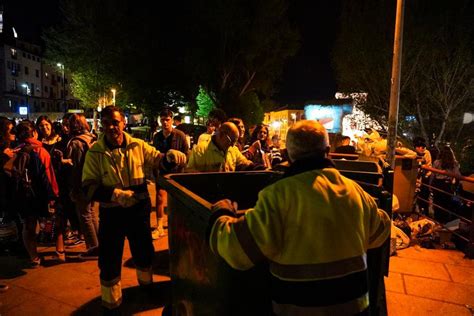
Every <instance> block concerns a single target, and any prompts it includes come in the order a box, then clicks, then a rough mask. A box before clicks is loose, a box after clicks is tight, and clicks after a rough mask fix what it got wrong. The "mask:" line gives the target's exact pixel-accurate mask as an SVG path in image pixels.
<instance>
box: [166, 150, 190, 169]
mask: <svg viewBox="0 0 474 316" xmlns="http://www.w3.org/2000/svg"><path fill="white" fill-rule="evenodd" d="M166 160H167V161H168V162H174V163H176V165H178V166H184V165H185V164H186V155H185V154H183V153H182V152H180V151H179V150H176V149H170V150H168V152H167V153H166Z"/></svg>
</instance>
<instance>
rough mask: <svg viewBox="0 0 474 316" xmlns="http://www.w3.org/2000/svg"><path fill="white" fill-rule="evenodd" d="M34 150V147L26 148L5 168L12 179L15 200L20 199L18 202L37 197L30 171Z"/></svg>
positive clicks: (27, 146)
mask: <svg viewBox="0 0 474 316" xmlns="http://www.w3.org/2000/svg"><path fill="white" fill-rule="evenodd" d="M33 149H34V147H33V146H32V145H26V146H24V147H23V148H21V149H20V150H19V151H18V152H17V153H16V154H15V156H14V157H13V158H12V159H10V160H9V161H8V162H7V163H6V164H5V165H4V167H3V168H4V171H5V173H6V174H7V175H8V176H9V177H10V178H11V179H12V188H13V195H14V196H13V198H14V199H15V200H16V199H20V200H17V201H21V200H24V199H32V198H34V197H35V192H34V190H33V184H32V178H31V172H30V171H29V170H28V167H29V164H30V159H31V152H32V151H33Z"/></svg>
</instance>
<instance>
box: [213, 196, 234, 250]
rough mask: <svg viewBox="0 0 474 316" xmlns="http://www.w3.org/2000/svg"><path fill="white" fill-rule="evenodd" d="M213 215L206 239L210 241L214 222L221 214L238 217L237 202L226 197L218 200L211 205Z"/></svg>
mask: <svg viewBox="0 0 474 316" xmlns="http://www.w3.org/2000/svg"><path fill="white" fill-rule="evenodd" d="M211 212H212V214H211V217H210V218H209V223H208V225H207V229H206V241H209V236H210V235H211V230H212V227H213V226H214V223H215V222H216V221H217V220H218V219H219V217H221V216H231V217H237V202H232V201H231V200H229V199H224V200H220V201H217V202H216V203H214V204H212V206H211Z"/></svg>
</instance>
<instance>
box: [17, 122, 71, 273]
mask: <svg viewBox="0 0 474 316" xmlns="http://www.w3.org/2000/svg"><path fill="white" fill-rule="evenodd" d="M16 133H17V138H18V141H19V143H20V145H19V146H18V149H19V150H18V152H17V153H16V155H17V158H16V160H17V159H18V160H19V161H18V163H15V164H16V165H18V166H20V165H21V164H22V162H21V160H23V161H24V162H23V165H26V166H27V167H28V168H27V169H24V170H26V175H27V177H26V178H27V179H28V181H27V182H28V185H27V186H18V188H19V189H18V188H17V189H16V192H15V194H13V196H12V197H13V199H14V200H15V206H16V207H17V209H18V211H19V213H20V215H21V216H22V218H23V221H24V225H23V242H24V244H25V248H26V250H27V251H28V254H29V255H30V260H31V262H30V263H31V267H33V268H35V267H38V266H39V265H40V262H41V259H40V257H39V255H38V251H37V248H36V226H37V224H38V220H39V218H40V217H47V216H50V208H52V207H54V203H55V201H56V199H57V197H58V191H59V190H58V185H57V183H56V177H55V174H54V169H53V167H52V164H51V157H50V155H49V153H48V152H47V151H46V150H45V149H44V148H43V146H42V143H41V142H40V141H38V139H37V138H38V133H37V131H36V129H35V126H34V125H33V123H32V122H30V121H22V122H20V123H19V124H18V126H17V128H16ZM22 177H23V175H22ZM21 180H23V179H21ZM57 218H59V217H57ZM56 225H57V226H58V228H57V231H58V232H61V227H60V223H58V222H56ZM56 256H57V258H56V259H57V260H59V261H65V258H66V257H65V253H64V243H63V240H62V234H60V233H58V234H57V239H56Z"/></svg>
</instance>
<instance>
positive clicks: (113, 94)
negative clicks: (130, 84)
mask: <svg viewBox="0 0 474 316" xmlns="http://www.w3.org/2000/svg"><path fill="white" fill-rule="evenodd" d="M110 91H112V104H113V106H115V93H116V92H117V90H115V89H110Z"/></svg>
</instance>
